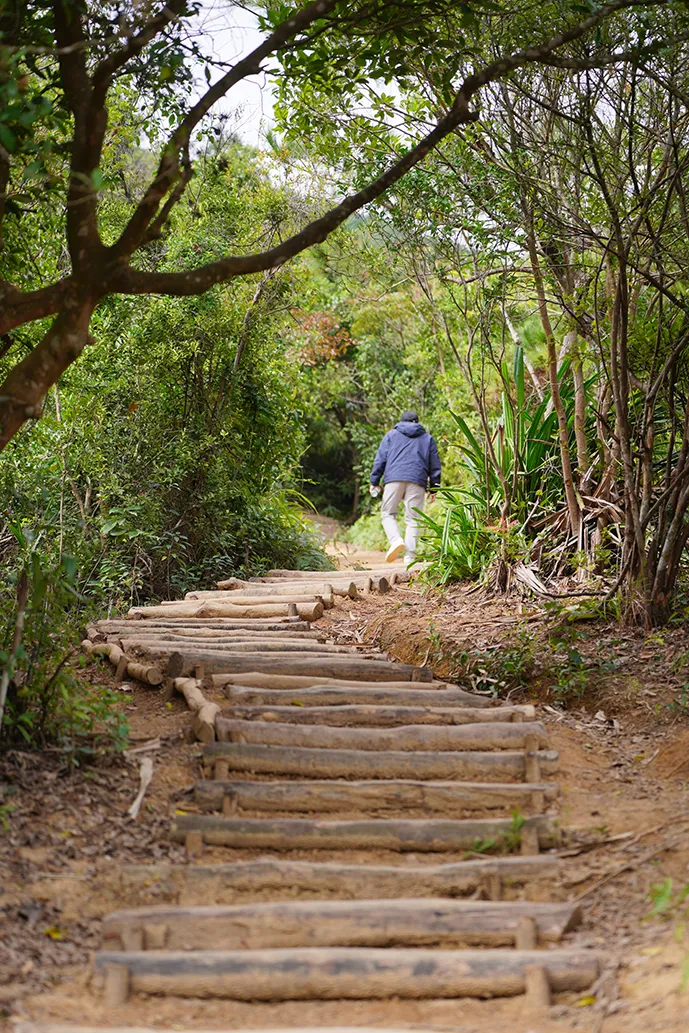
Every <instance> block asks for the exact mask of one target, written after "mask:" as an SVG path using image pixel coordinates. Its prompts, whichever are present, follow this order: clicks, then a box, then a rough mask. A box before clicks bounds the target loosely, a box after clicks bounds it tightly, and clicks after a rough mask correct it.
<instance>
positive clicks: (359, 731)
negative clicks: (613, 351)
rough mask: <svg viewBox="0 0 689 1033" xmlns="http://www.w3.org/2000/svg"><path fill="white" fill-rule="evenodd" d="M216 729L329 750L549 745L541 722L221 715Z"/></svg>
mask: <svg viewBox="0 0 689 1033" xmlns="http://www.w3.org/2000/svg"><path fill="white" fill-rule="evenodd" d="M217 734H218V739H219V740H220V741H221V742H244V743H263V744H264V745H266V746H298V747H304V748H306V749H312V748H315V749H333V750H347V749H349V750H404V751H407V750H410V751H417V750H421V751H430V750H433V751H435V750H440V751H448V750H523V749H525V748H526V744H527V738H529V742H532V741H533V742H534V743H535V744H536V745H537V747H538V748H539V749H545V748H546V747H547V745H548V736H547V735H546V731H545V728H544V727H543V725H542V724H541V723H540V721H524V722H522V723H517V724H514V723H513V722H511V721H505V722H499V723H498V722H489V721H487V722H485V723H484V722H480V723H474V724H465V725H400V726H399V727H398V728H332V727H330V726H328V725H299V726H297V727H295V726H294V725H292V724H278V723H277V722H275V721H240V720H236V719H235V718H230V717H223V718H221V719H220V720H219V722H218V728H217ZM530 737H533V740H532V739H531V738H530ZM531 748H533V747H531Z"/></svg>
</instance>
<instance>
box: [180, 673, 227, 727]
mask: <svg viewBox="0 0 689 1033" xmlns="http://www.w3.org/2000/svg"><path fill="white" fill-rule="evenodd" d="M172 684H173V688H175V689H176V690H177V692H180V693H181V694H182V695H183V696H184V698H185V700H186V701H187V706H188V707H189V709H190V710H192V711H193V712H194V721H193V729H194V733H195V735H196V738H197V739H199V740H200V741H201V742H204V743H209V742H215V719H216V717H217V715H218V714H219V713H220V707H219V706H218V704H217V703H212V702H211V701H210V700H208V699H206V697H205V696H204V694H203V692H202V691H201V686H200V685H199V683H198V682H197V681H196V679H195V678H175V679H174V680H173V683H172Z"/></svg>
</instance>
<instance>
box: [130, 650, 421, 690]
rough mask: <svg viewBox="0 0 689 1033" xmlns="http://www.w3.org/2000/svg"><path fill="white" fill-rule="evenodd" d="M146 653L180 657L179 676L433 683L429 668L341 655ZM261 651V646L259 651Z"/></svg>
mask: <svg viewBox="0 0 689 1033" xmlns="http://www.w3.org/2000/svg"><path fill="white" fill-rule="evenodd" d="M140 648H141V650H142V651H143V652H146V653H147V654H148V655H150V656H168V655H170V654H172V653H176V654H179V655H181V657H182V660H183V667H182V670H181V671H180V674H188V673H191V672H193V669H194V667H195V666H196V665H197V664H203V666H204V667H205V669H206V671H208V672H209V673H218V674H219V673H223V672H224V671H231V672H233V673H241V672H242V671H247V672H254V671H265V672H266V673H269V674H270V673H272V674H290V673H291V674H306V675H313V674H320V673H322V674H323V676H324V677H326V678H327V677H329V676H330V677H337V676H338V675H342V676H347V677H348V678H352V679H354V680H357V679H358V680H360V681H365V680H369V681H375V682H385V681H387V680H388V679H391V678H403V677H404V676H405V675H406V676H407V677H408V678H409V681H410V682H412V681H417V680H418V681H422V680H424V677H426V678H427V679H428V680H430V670H429V669H428V668H420V667H411V666H409V665H407V664H393V663H390V662H389V661H387V660H365V659H360V658H359V657H349V656H342V655H341V654H335V655H331V654H328V655H326V656H304V655H299V654H298V653H279V652H278V653H269V654H265V653H262V652H255V653H233V652H232V648H231V646H228V648H227V650H226V651H224V650H217V651H215V650H204V649H203V647H201V646H197V647H196V648H190V647H188V646H185V645H179V646H178V645H177V644H176V643H172V642H171V643H164V644H163V643H161V645H159V646H155V645H154V646H141V647H140ZM256 649H257V650H260V646H257V647H256Z"/></svg>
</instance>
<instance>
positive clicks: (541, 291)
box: [525, 209, 581, 539]
mask: <svg viewBox="0 0 689 1033" xmlns="http://www.w3.org/2000/svg"><path fill="white" fill-rule="evenodd" d="M525 216H526V220H527V233H526V239H527V245H528V250H529V259H530V261H531V270H532V273H533V280H534V287H535V289H536V298H537V300H538V313H539V316H540V319H541V326H542V327H543V333H544V334H545V339H546V344H547V347H548V378H549V381H550V396H551V398H552V401H553V408H554V409H555V412H556V414H557V423H558V428H559V443H560V463H561V465H562V481H563V484H564V488H565V498H566V499H567V511H568V513H569V523H570V527H571V530H572V534H573V535H574V537H575V538H577V539H578V538H579V536H580V532H581V510H580V508H579V500H578V498H577V494H576V491H575V489H574V477H573V474H572V457H571V455H570V451H569V428H568V427H567V413H566V411H565V406H564V403H563V401H562V395H561V394H560V382H559V380H558V376H557V374H558V362H557V346H556V344H555V335H554V334H553V328H552V325H551V323H550V314H549V312H548V302H547V300H546V295H545V284H544V281H543V273H542V272H541V264H540V261H539V258H538V248H537V246H536V234H535V231H534V226H533V213H532V212H531V211H529V210H528V209H527V210H526V211H525Z"/></svg>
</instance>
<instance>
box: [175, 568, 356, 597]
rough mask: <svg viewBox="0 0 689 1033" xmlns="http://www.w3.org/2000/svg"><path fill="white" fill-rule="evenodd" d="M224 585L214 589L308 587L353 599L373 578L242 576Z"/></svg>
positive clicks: (301, 589) (259, 590)
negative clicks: (243, 579)
mask: <svg viewBox="0 0 689 1033" xmlns="http://www.w3.org/2000/svg"><path fill="white" fill-rule="evenodd" d="M222 585H223V587H222V588H218V589H215V590H214V593H215V594H217V593H218V592H257V593H259V594H260V595H263V594H264V593H266V594H268V593H271V592H277V593H278V594H280V593H283V592H294V591H295V590H297V591H299V592H305V591H306V590H307V589H308V591H310V592H316V591H318V590H319V589H322V590H323V591H325V592H326V593H328V592H334V594H335V595H341V596H345V595H349V596H350V597H351V598H352V599H356V598H357V596H358V594H359V589H364V590H365V589H366V588H370V586H371V578H370V577H348V576H347V575H346V574H345V575H338V576H334V575H330V574H322V575H321V577H320V579H319V578H313V579H308V580H304V578H301V579H299V578H295V579H290V578H265V579H257V580H255V581H253V580H252V581H242V580H241V578H237V577H231V578H227V580H226V581H223V582H222ZM192 594H193V595H200V594H201V593H198V592H194V593H187V596H189V595H192Z"/></svg>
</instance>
